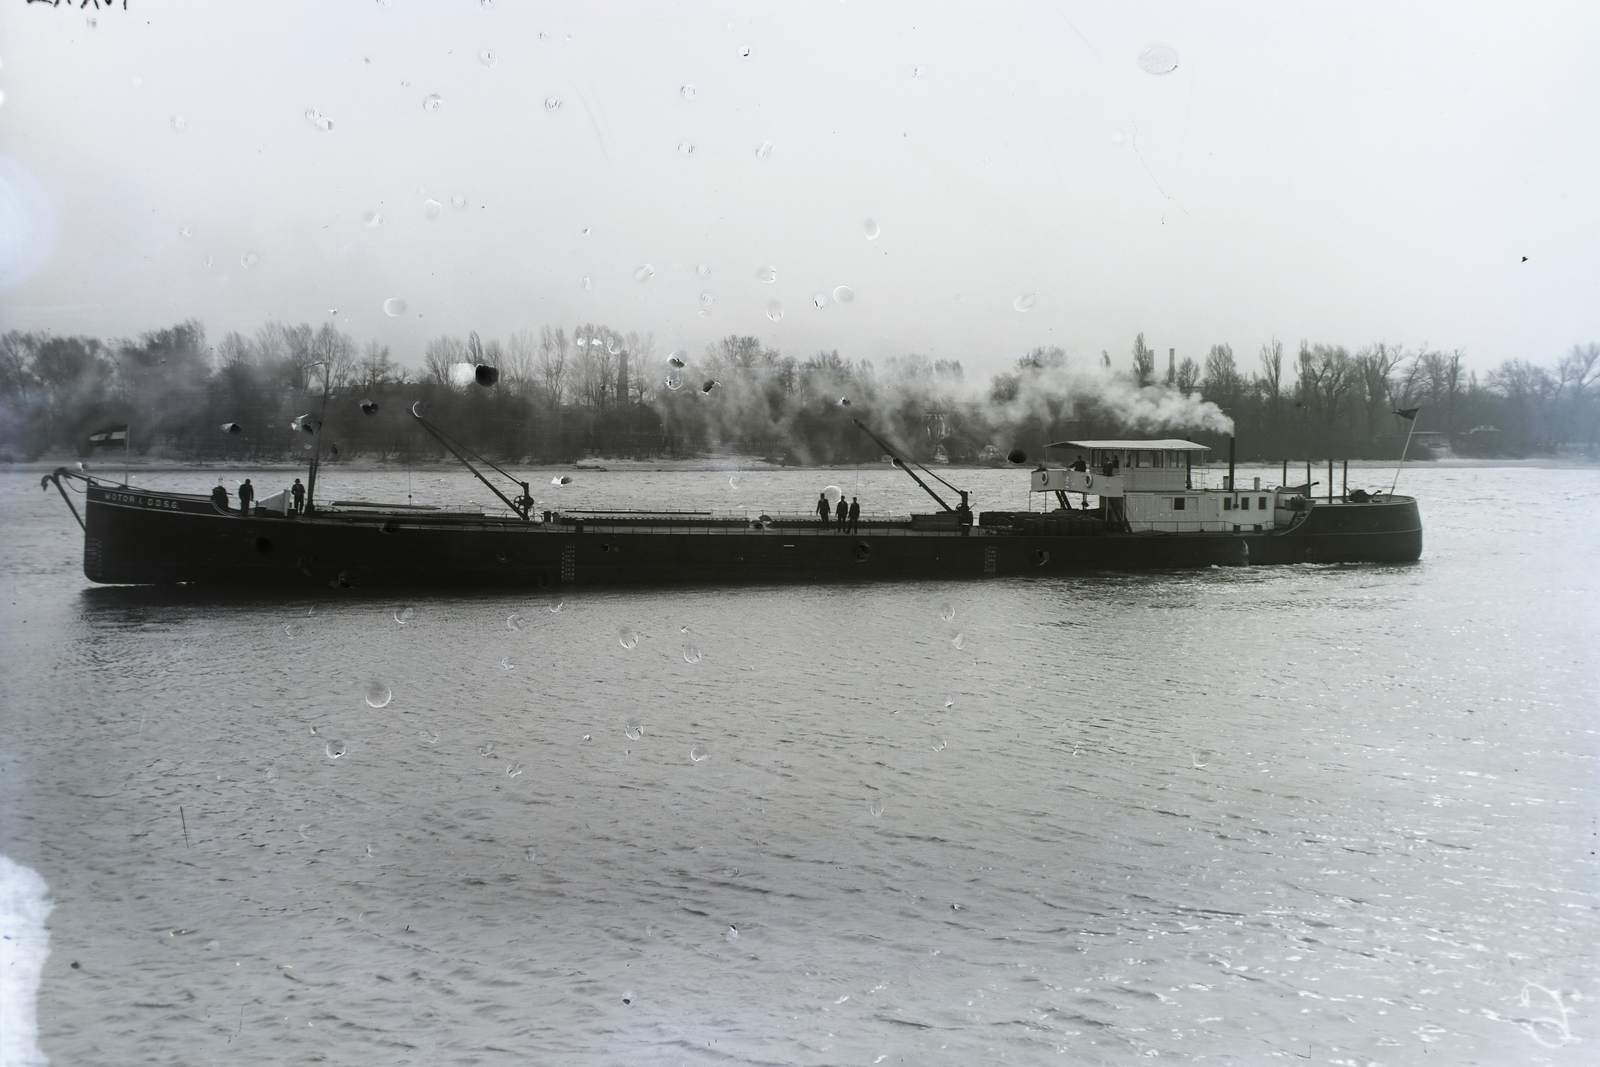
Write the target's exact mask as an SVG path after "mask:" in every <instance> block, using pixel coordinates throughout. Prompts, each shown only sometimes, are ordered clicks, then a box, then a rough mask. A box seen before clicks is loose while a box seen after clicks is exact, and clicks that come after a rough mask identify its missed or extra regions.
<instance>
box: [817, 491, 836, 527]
mask: <svg viewBox="0 0 1600 1067" xmlns="http://www.w3.org/2000/svg"><path fill="white" fill-rule="evenodd" d="M831 514H833V509H831V508H829V507H828V494H827V493H818V494H817V516H818V518H820V519H821V520H822V528H823V529H824V530H826V529H827V528H828V516H829V515H831Z"/></svg>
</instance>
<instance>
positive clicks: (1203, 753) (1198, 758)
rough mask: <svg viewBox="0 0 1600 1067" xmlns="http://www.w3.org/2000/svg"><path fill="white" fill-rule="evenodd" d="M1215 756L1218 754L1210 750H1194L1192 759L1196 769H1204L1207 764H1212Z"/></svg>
mask: <svg viewBox="0 0 1600 1067" xmlns="http://www.w3.org/2000/svg"><path fill="white" fill-rule="evenodd" d="M1215 756H1216V753H1215V752H1213V751H1211V750H1210V749H1209V748H1197V749H1195V750H1194V753H1193V756H1192V757H1191V759H1192V760H1193V762H1194V765H1195V766H1196V767H1204V766H1205V765H1206V764H1208V763H1210V762H1211V760H1212V758H1213V757H1215Z"/></svg>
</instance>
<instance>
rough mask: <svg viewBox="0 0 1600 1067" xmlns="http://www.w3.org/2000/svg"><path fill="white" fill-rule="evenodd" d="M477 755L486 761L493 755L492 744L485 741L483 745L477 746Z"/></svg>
mask: <svg viewBox="0 0 1600 1067" xmlns="http://www.w3.org/2000/svg"><path fill="white" fill-rule="evenodd" d="M478 755H480V756H482V757H483V758H484V759H488V758H489V757H490V756H492V755H494V742H493V741H485V742H484V743H483V744H481V745H479V746H478Z"/></svg>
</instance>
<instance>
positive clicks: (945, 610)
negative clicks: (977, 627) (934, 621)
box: [939, 604, 956, 622]
mask: <svg viewBox="0 0 1600 1067" xmlns="http://www.w3.org/2000/svg"><path fill="white" fill-rule="evenodd" d="M955 617H956V606H955V605H954V604H946V605H944V606H943V607H941V608H940V609H939V618H941V619H943V620H944V621H945V622H949V621H950V620H951V619H953V618H955Z"/></svg>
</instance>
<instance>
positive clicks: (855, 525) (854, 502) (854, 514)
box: [840, 497, 861, 533]
mask: <svg viewBox="0 0 1600 1067" xmlns="http://www.w3.org/2000/svg"><path fill="white" fill-rule="evenodd" d="M840 503H841V504H842V503H844V501H842V500H841V501H840ZM859 529H861V500H860V498H858V497H851V498H850V532H851V533H855V532H856V531H857V530H859Z"/></svg>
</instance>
